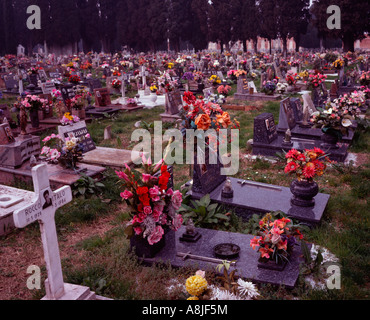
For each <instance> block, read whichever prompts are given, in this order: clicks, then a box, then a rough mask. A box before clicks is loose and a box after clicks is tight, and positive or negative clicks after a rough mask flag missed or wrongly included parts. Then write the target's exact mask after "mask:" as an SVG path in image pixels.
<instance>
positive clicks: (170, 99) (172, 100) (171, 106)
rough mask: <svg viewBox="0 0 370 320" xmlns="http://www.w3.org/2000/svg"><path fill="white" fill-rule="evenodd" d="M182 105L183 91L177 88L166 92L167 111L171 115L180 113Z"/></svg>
mask: <svg viewBox="0 0 370 320" xmlns="http://www.w3.org/2000/svg"><path fill="white" fill-rule="evenodd" d="M181 107H182V98H181V92H180V91H179V90H175V91H172V92H168V93H167V94H166V113H167V114H170V115H174V114H178V113H179V112H180V108H181Z"/></svg>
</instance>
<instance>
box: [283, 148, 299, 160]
mask: <svg viewBox="0 0 370 320" xmlns="http://www.w3.org/2000/svg"><path fill="white" fill-rule="evenodd" d="M299 154H300V152H299V151H297V150H296V149H292V150H290V151H289V152H288V153H287V154H286V156H285V158H287V159H290V158H293V159H296V157H297V156H298V155H299Z"/></svg>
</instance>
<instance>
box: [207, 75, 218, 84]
mask: <svg viewBox="0 0 370 320" xmlns="http://www.w3.org/2000/svg"><path fill="white" fill-rule="evenodd" d="M208 81H209V82H210V83H212V85H214V86H217V85H219V84H221V79H220V77H219V76H217V75H215V74H213V75H212V76H211V77H210V78H209V79H208Z"/></svg>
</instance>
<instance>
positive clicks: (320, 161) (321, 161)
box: [284, 147, 330, 182]
mask: <svg viewBox="0 0 370 320" xmlns="http://www.w3.org/2000/svg"><path fill="white" fill-rule="evenodd" d="M285 158H286V159H287V165H286V167H285V169H284V172H285V173H288V174H295V175H296V177H297V179H298V181H309V182H311V181H313V178H314V177H315V176H322V175H323V174H324V171H325V169H326V167H327V165H326V164H327V162H330V161H329V159H328V157H327V155H326V154H325V152H324V151H322V150H321V149H319V148H316V147H315V148H314V149H311V150H304V151H303V152H300V151H298V150H295V149H292V150H290V151H289V152H288V153H286V155H285Z"/></svg>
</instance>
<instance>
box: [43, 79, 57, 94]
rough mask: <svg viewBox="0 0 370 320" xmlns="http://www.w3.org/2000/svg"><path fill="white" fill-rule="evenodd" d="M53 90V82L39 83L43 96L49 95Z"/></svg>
mask: <svg viewBox="0 0 370 320" xmlns="http://www.w3.org/2000/svg"><path fill="white" fill-rule="evenodd" d="M55 89H56V88H55V84H54V83H53V82H44V83H41V90H42V93H43V94H51V93H52V92H53V90H55Z"/></svg>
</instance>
